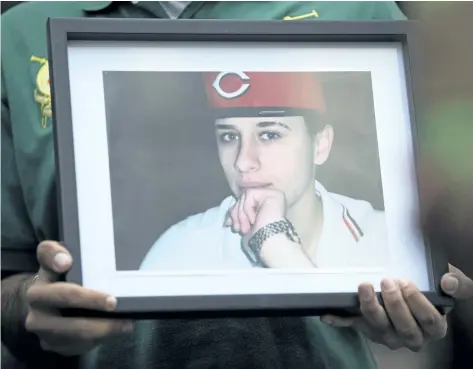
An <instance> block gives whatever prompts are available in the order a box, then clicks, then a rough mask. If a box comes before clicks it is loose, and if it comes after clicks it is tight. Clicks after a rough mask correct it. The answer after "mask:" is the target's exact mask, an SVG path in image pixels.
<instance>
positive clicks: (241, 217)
mask: <svg viewBox="0 0 473 369" xmlns="http://www.w3.org/2000/svg"><path fill="white" fill-rule="evenodd" d="M246 201H247V196H246V192H245V193H244V194H243V196H242V197H241V199H240V203H239V204H238V221H239V222H240V229H241V232H242V233H243V234H246V233H248V232H249V230H250V229H251V224H250V220H249V219H248V217H247V216H246V213H245V210H244V209H243V208H244V204H245V202H246Z"/></svg>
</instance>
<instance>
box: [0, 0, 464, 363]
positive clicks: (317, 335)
mask: <svg viewBox="0 0 473 369" xmlns="http://www.w3.org/2000/svg"><path fill="white" fill-rule="evenodd" d="M57 17H67V18H109V19H110V18H139V19H158V18H164V19H168V18H178V19H183V20H185V19H253V20H264V19H274V20H276V19H278V20H283V19H284V20H287V21H299V20H301V19H303V20H309V21H314V22H317V21H323V20H350V21H363V20H365V21H372V20H393V19H404V16H403V14H402V13H401V12H400V11H399V9H398V8H397V5H396V4H395V2H338V1H337V2H335V1H327V2H262V1H261V2H233V1H232V2H200V1H193V2H176V1H171V2H158V1H146V2H144V1H143V2H75V1H59V2H26V3H25V4H20V5H18V6H16V7H14V8H13V9H10V10H9V11H7V13H5V14H4V15H2V55H1V58H2V60H1V61H2V63H1V72H2V75H1V78H2V89H1V93H2V98H1V100H2V117H1V119H2V120H1V124H2V132H1V140H2V141H1V146H2V179H1V185H2V198H1V200H2V231H1V232H2V245H1V246H2V276H3V278H2V344H3V345H5V347H6V348H7V349H8V350H9V351H10V352H11V353H12V354H13V356H14V357H15V358H16V359H17V360H18V361H20V362H22V363H24V364H25V366H27V368H35V369H39V368H47V369H53V368H61V369H64V368H81V369H82V368H87V369H92V368H97V369H99V368H100V369H108V368H113V369H115V368H124V369H132V368H133V369H134V368H142V369H151V368H160V369H163V368H176V369H177V368H178V369H192V368H194V369H196V368H199V369H207V368H225V369H228V368H258V369H263V368H271V369H274V368H284V369H286V368H298V369H302V368H305V367H309V368H311V369H320V368H323V367H325V368H330V369H332V368H337V369H338V368H340V369H348V368H349V369H369V368H374V367H375V366H376V365H375V363H374V360H373V358H372V356H371V353H370V350H369V348H368V347H367V345H366V341H365V338H364V337H368V338H370V339H372V340H375V341H376V342H381V343H383V344H384V345H387V346H389V347H392V348H395V347H409V348H411V349H415V350H418V349H419V348H420V347H422V346H423V345H425V344H426V343H427V342H428V341H429V340H432V339H439V338H441V337H443V335H444V333H445V329H446V323H445V319H444V317H442V316H440V315H439V314H438V312H437V311H436V310H435V309H434V308H433V306H431V305H430V304H429V303H428V301H426V300H425V299H424V298H423V295H422V294H421V293H420V292H419V291H418V290H417V289H416V287H415V286H413V285H412V284H411V283H408V284H407V285H402V286H401V285H400V284H398V282H396V283H394V282H393V281H391V282H393V283H388V284H387V286H388V287H390V288H383V293H382V294H383V300H384V302H385V306H384V307H381V306H380V305H379V304H378V302H377V300H376V299H375V298H374V297H373V296H372V295H370V293H369V291H370V288H371V287H370V286H360V289H359V294H360V306H361V309H362V312H363V316H362V317H361V318H359V319H358V320H356V321H350V322H348V323H346V325H347V326H349V328H339V327H336V326H334V325H326V324H323V323H322V322H321V321H320V320H319V319H318V318H310V319H309V320H310V321H307V322H306V321H304V320H303V321H301V320H297V321H291V320H290V319H287V320H284V319H279V320H278V319H276V320H272V319H263V320H259V321H258V322H259V323H260V324H259V326H260V329H258V330H257V329H253V327H254V323H253V321H251V320H244V319H240V320H237V319H233V320H232V319H230V320H219V319H210V320H197V321H156V320H150V321H137V322H127V321H123V320H115V319H94V318H87V317H66V316H62V315H61V314H60V311H59V309H60V308H64V307H75V308H85V309H93V310H107V311H113V310H114V309H115V306H116V300H115V299H114V297H113V296H107V295H106V294H103V293H101V292H98V291H91V290H89V289H86V288H83V287H81V286H78V285H75V284H72V283H65V282H62V278H63V275H64V274H65V273H67V271H68V270H69V269H70V268H71V265H72V263H73V262H74V260H72V257H71V255H70V254H69V252H68V250H67V245H61V244H60V243H59V241H60V240H59V214H58V212H57V204H56V197H57V193H56V182H55V169H54V168H55V160H54V142H53V127H52V119H51V114H52V109H51V108H52V107H51V95H50V89H49V83H48V81H49V70H48V60H47V36H46V22H47V20H48V18H57ZM100 246H101V245H100V244H97V245H96V247H97V248H99V247H100ZM100 262H101V261H100V260H97V263H100ZM448 281H450V282H455V281H456V285H457V287H456V288H448V285H447V282H448ZM454 284H455V283H454ZM442 287H443V288H444V290H445V292H447V293H449V294H451V295H452V296H454V297H458V298H460V297H465V296H467V295H468V293H467V292H468V290H470V291H471V290H472V289H473V288H471V280H470V279H468V278H466V277H465V276H464V275H462V274H461V273H460V272H457V271H454V272H453V273H452V274H448V275H446V276H445V278H444V281H443V284H442ZM367 293H368V294H367ZM332 319H333V320H332V321H333V322H335V320H334V318H332ZM305 323H307V324H305ZM296 328H297V329H296ZM308 337H309V338H310V339H307V338H308ZM314 342H316V345H315V346H314V344H313V343H314ZM2 351H3V350H2ZM2 354H3V352H2ZM2 359H3V357H2ZM3 364H4V360H2V365H3Z"/></svg>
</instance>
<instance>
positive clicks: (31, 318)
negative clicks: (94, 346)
mask: <svg viewBox="0 0 473 369" xmlns="http://www.w3.org/2000/svg"><path fill="white" fill-rule="evenodd" d="M133 327H134V326H133V323H132V322H128V321H123V320H116V319H99V318H90V319H88V318H64V317H61V316H56V315H46V314H40V313H39V312H37V311H33V312H31V313H30V314H29V315H28V318H27V319H26V329H27V330H28V331H29V332H32V333H34V334H36V335H37V336H38V337H40V338H41V339H43V340H45V341H46V342H47V343H48V345H49V346H51V347H54V345H53V343H58V342H60V341H61V340H64V342H66V341H68V340H70V341H71V342H76V343H77V344H80V343H82V342H86V343H87V342H96V341H103V340H106V339H109V338H112V337H115V336H117V335H122V334H125V333H127V332H130V331H131V330H132V329H133ZM43 337H44V338H43Z"/></svg>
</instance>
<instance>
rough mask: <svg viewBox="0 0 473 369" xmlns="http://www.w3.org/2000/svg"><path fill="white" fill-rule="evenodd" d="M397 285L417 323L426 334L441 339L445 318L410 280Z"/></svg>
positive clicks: (443, 333)
mask: <svg viewBox="0 0 473 369" xmlns="http://www.w3.org/2000/svg"><path fill="white" fill-rule="evenodd" d="M399 286H400V287H401V292H402V295H403V297H404V301H405V302H406V304H407V306H408V307H409V309H410V311H411V313H412V315H413V316H414V318H415V319H416V320H417V323H418V325H419V326H420V328H421V329H422V331H423V332H425V334H426V335H428V336H429V337H432V338H433V339H436V340H438V339H441V338H443V337H444V336H445V335H446V334H447V319H446V317H443V316H442V315H441V314H440V313H439V311H438V310H437V309H436V308H435V307H434V306H433V305H432V304H431V303H430V301H429V300H428V299H427V298H426V297H425V296H424V294H423V293H422V292H420V291H419V289H418V288H417V287H416V286H415V285H414V284H413V283H411V282H408V281H400V282H399Z"/></svg>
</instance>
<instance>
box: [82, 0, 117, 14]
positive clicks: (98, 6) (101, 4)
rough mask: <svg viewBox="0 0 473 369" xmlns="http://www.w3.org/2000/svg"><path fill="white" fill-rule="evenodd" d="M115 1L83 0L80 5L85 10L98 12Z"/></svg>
mask: <svg viewBox="0 0 473 369" xmlns="http://www.w3.org/2000/svg"><path fill="white" fill-rule="evenodd" d="M112 2H113V1H81V2H80V7H81V8H82V10H84V11H85V12H97V11H100V10H103V9H105V8H107V7H108V6H110V5H111V4H112Z"/></svg>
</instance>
